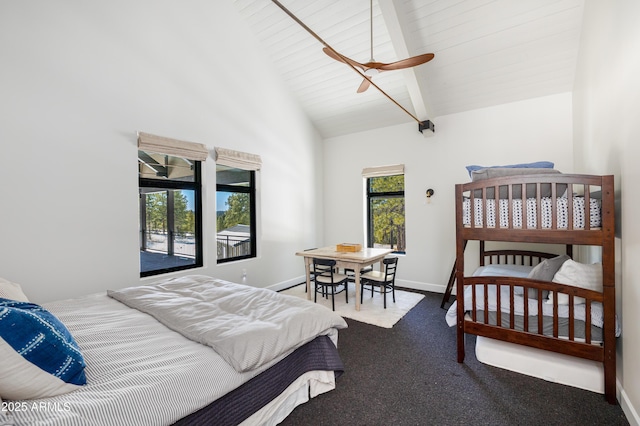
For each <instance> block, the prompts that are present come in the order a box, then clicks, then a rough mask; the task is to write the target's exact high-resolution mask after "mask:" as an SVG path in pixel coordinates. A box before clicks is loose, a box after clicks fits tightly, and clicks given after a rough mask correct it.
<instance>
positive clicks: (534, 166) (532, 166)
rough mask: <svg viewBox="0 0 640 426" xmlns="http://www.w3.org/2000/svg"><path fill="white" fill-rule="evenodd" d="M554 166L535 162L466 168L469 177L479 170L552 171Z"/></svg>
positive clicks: (545, 162)
mask: <svg viewBox="0 0 640 426" xmlns="http://www.w3.org/2000/svg"><path fill="white" fill-rule="evenodd" d="M553 167H554V164H553V163H552V162H551V161H535V162H533V163H521V164H510V165H507V166H477V165H471V166H467V171H468V172H469V177H472V176H471V173H473V172H475V171H477V170H481V169H495V168H502V169H506V168H509V169H553Z"/></svg>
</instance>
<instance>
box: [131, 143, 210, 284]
mask: <svg viewBox="0 0 640 426" xmlns="http://www.w3.org/2000/svg"><path fill="white" fill-rule="evenodd" d="M145 137H148V138H149V139H151V140H152V141H154V142H157V141H158V140H160V141H161V142H163V141H165V139H164V138H160V137H155V136H153V135H147V134H140V138H139V141H138V146H139V150H138V177H139V193H140V276H142V277H145V276H150V275H157V274H162V273H167V272H173V271H179V270H183V269H190V268H196V267H201V266H202V201H201V200H202V199H201V177H200V169H201V162H200V161H198V160H193V159H189V158H185V157H183V156H177V155H168V154H163V153H157V152H153V151H150V150H145V149H140V148H144V147H146V146H148V145H144V139H145ZM170 141H172V142H173V143H176V142H180V141H175V140H170ZM184 144H191V143H190V142H184ZM193 145H196V144H193ZM152 149H153V150H154V151H157V150H160V151H161V150H163V148H162V147H158V146H154V147H152ZM172 152H178V151H172ZM178 153H179V152H178ZM187 155H189V154H187ZM204 155H205V156H206V149H204ZM189 156H190V157H192V155H189Z"/></svg>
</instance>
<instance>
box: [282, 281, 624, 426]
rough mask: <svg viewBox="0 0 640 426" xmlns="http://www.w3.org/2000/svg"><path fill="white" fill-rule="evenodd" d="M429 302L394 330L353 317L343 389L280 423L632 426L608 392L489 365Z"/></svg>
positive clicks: (435, 298)
mask: <svg viewBox="0 0 640 426" xmlns="http://www.w3.org/2000/svg"><path fill="white" fill-rule="evenodd" d="M424 294H425V298H424V299H423V300H422V301H421V302H420V303H419V304H418V305H417V306H416V307H415V308H413V309H412V310H411V311H410V312H409V313H408V314H407V315H406V316H405V317H404V318H402V319H401V320H400V321H399V322H398V323H397V324H396V325H395V326H394V327H393V328H392V329H384V328H380V327H375V326H372V325H369V324H364V323H361V322H357V321H353V320H350V319H347V320H346V321H347V323H348V324H349V328H348V329H346V330H341V331H340V335H339V339H338V350H339V352H340V355H341V357H342V359H343V361H344V364H345V373H344V374H343V375H342V376H341V377H340V378H339V379H338V382H337V388H336V389H335V390H333V391H331V392H328V393H326V394H323V395H320V396H318V397H316V398H314V399H312V400H310V401H309V402H308V403H306V404H303V405H301V406H300V407H297V408H296V409H295V410H294V412H293V413H291V415H290V416H289V417H288V418H287V419H285V421H284V422H283V423H282V425H285V426H287V425H332V426H335V425H369V426H372V425H394V426H396V425H628V424H629V423H628V422H627V420H626V418H625V416H624V414H623V412H622V409H621V408H620V406H618V405H609V404H608V403H607V402H606V401H605V399H604V396H603V395H600V394H596V393H593V392H589V391H585V390H581V389H576V388H572V387H569V386H564V385H559V384H555V383H550V382H547V381H544V380H541V379H535V378H532V377H528V376H524V375H521V374H518V373H513V372H510V371H506V370H502V369H499V368H495V367H491V366H488V365H485V364H482V363H480V362H478V361H477V360H476V358H475V338H474V337H473V336H467V340H466V346H467V350H466V358H465V362H464V364H458V363H457V362H456V342H455V340H456V339H455V328H450V327H448V326H447V324H446V323H445V321H444V314H445V311H444V310H443V309H441V308H440V303H441V301H442V295H441V294H436V293H428V292H424Z"/></svg>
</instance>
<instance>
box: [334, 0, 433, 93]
mask: <svg viewBox="0 0 640 426" xmlns="http://www.w3.org/2000/svg"><path fill="white" fill-rule="evenodd" d="M369 22H370V32H371V59H370V60H369V62H365V63H360V62H357V61H354V60H353V59H349V58H347V57H346V56H344V55H341V54H339V53H338V52H336V51H335V50H333V49H330V48H328V47H324V48H323V49H322V51H323V52H324V53H326V54H327V55H328V56H329V57H331V58H333V59H335V60H336V61H339V62H344V63H347V64H350V65H352V66H354V67H356V68H360V69H361V70H362V72H363V73H364V77H365V78H364V79H363V80H362V83H361V84H360V86H359V87H358V90H357V92H358V93H362V92H364V91H365V90H367V89H368V88H369V86H370V85H371V79H372V78H373V76H375V75H376V74H378V73H380V72H382V71H392V70H400V69H404V68H411V67H415V66H417V65H422V64H424V63H426V62H429V61H430V60H432V59H433V57H434V56H435V55H434V54H433V53H424V54H422V55H417V56H412V57H410V58H407V59H402V60H400V61H396V62H391V63H389V64H385V63H383V62H376V61H375V60H374V59H373V0H370V1H369Z"/></svg>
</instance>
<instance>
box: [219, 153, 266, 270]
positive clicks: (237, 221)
mask: <svg viewBox="0 0 640 426" xmlns="http://www.w3.org/2000/svg"><path fill="white" fill-rule="evenodd" d="M255 200H256V197H255V171H253V170H243V169H238V168H233V167H228V166H225V165H222V164H216V209H217V212H216V230H217V233H216V249H217V250H216V251H217V259H218V263H224V262H230V261H234V260H240V259H247V258H252V257H256V201H255Z"/></svg>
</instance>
